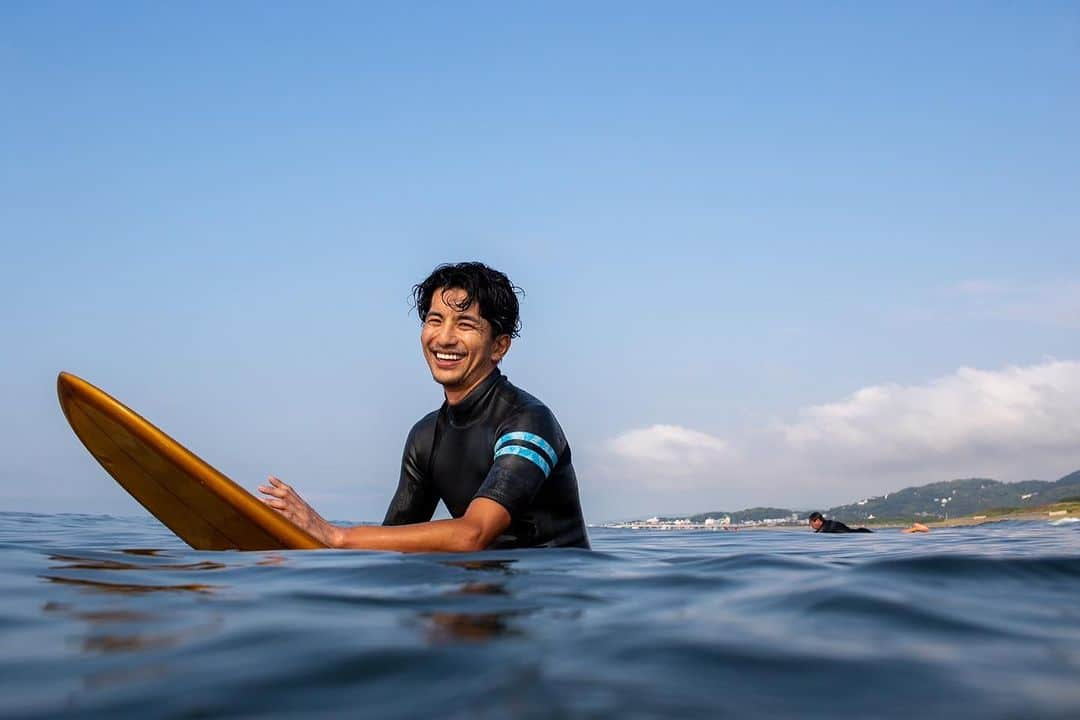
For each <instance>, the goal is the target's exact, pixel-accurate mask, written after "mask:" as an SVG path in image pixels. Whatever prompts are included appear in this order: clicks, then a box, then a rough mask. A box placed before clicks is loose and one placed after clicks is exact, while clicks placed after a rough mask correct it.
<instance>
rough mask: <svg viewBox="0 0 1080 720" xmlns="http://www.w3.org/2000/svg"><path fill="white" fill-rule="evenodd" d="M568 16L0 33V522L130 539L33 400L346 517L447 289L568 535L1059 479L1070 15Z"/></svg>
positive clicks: (1068, 221)
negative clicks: (486, 330) (153, 432)
mask: <svg viewBox="0 0 1080 720" xmlns="http://www.w3.org/2000/svg"><path fill="white" fill-rule="evenodd" d="M580 5H581V4H577V3H565V4H557V3H546V4H542V6H535V7H523V6H516V4H511V5H507V4H498V3H459V4H436V3H392V4H391V3H387V4H385V5H382V6H377V5H375V4H354V3H320V4H317V6H315V7H311V6H309V4H304V3H292V4H287V3H278V4H274V5H273V6H270V5H269V4H266V3H228V4H225V5H222V4H220V3H185V4H178V5H166V4H150V3H98V4H76V3H51V2H9V3H4V4H3V5H2V6H0V86H2V87H3V88H4V97H5V100H4V106H5V110H4V112H3V113H0V157H2V158H3V162H2V164H0V242H2V244H3V245H2V248H3V249H2V255H0V303H2V307H4V308H5V311H4V312H3V313H2V314H0V338H2V340H0V345H2V348H3V349H2V350H0V398H2V400H3V402H2V406H0V453H2V455H3V457H4V458H5V463H4V464H3V467H2V469H0V509H9V510H32V511H42V512H109V513H116V514H137V513H140V512H142V511H141V509H140V508H138V506H137V505H136V504H135V503H134V501H133V500H131V499H130V498H128V497H127V496H126V495H125V494H124V493H123V491H122V490H121V489H120V488H119V487H117V486H116V485H115V484H114V483H112V482H111V481H110V480H108V479H107V478H106V477H105V476H104V475H103V473H102V471H101V470H100V468H98V467H97V466H96V464H94V462H93V460H92V459H91V458H90V457H89V455H88V454H87V453H86V452H85V451H84V450H83V449H82V447H81V446H80V445H79V444H78V442H77V440H76V439H75V438H74V436H73V435H72V434H71V432H70V430H69V429H68V428H67V426H66V424H65V421H64V419H63V417H62V415H61V414H60V412H59V409H58V407H57V405H56V400H55V393H54V379H55V375H56V373H57V372H58V371H60V370H68V371H71V372H74V373H76V374H78V375H81V376H83V377H86V378H87V379H89V380H91V381H92V382H94V383H96V384H98V385H100V386H101V387H103V388H104V389H106V390H107V391H108V392H110V393H112V394H113V395H115V396H117V397H119V398H120V399H122V400H124V401H125V402H127V403H128V404H129V405H131V406H132V407H134V408H135V409H136V410H138V411H139V412H141V413H142V414H144V415H146V416H147V417H149V418H150V419H151V420H152V421H154V422H155V423H156V424H158V425H159V426H161V427H163V428H164V429H166V430H167V431H168V432H170V433H171V434H173V435H174V436H175V437H176V438H177V439H179V440H180V441H181V442H183V443H185V444H186V445H188V446H189V447H191V448H192V449H193V450H195V451H196V452H198V453H199V454H201V455H202V456H203V457H205V458H206V459H207V460H208V461H210V462H211V463H213V464H215V465H216V466H218V467H219V468H220V469H221V470H223V471H224V472H226V473H227V474H229V475H230V476H231V477H233V478H234V479H236V480H237V481H238V482H240V483H241V484H243V485H245V486H247V487H249V488H253V487H254V486H256V485H257V484H259V482H260V481H261V479H262V478H263V477H264V476H265V475H266V474H267V473H271V472H273V473H275V474H279V475H281V476H282V477H284V478H285V479H287V480H288V481H290V482H292V483H293V484H294V485H296V486H297V487H298V488H299V489H300V490H301V491H302V492H303V493H304V494H305V495H306V496H307V497H308V498H309V499H310V500H311V501H312V502H313V504H315V505H316V507H317V508H319V509H320V510H322V511H323V512H324V514H326V515H328V516H330V517H335V518H340V519H355V520H361V519H378V518H380V517H381V516H382V513H383V511H384V509H385V505H386V502H387V500H388V498H389V496H390V494H391V493H392V490H393V487H394V486H395V484H396V479H397V466H398V462H399V460H400V452H401V446H402V444H403V442H404V438H405V435H406V433H407V431H408V429H409V427H410V426H411V424H412V423H413V422H414V421H415V420H416V419H417V418H419V417H420V416H421V415H423V414H424V413H425V412H427V411H428V410H430V409H433V408H434V407H436V406H437V405H438V403H439V402H440V394H439V388H438V387H437V386H436V385H434V384H433V383H432V382H431V380H430V376H429V375H428V373H427V371H426V369H425V367H424V364H423V361H422V358H421V356H420V353H419V341H418V335H419V328H418V324H417V322H416V321H415V319H414V317H412V316H411V315H410V312H409V310H410V308H409V302H408V295H409V288H410V286H411V285H412V284H413V283H415V282H417V281H418V280H420V279H421V278H422V277H423V276H424V275H425V274H426V273H427V272H428V271H430V269H431V268H432V267H434V266H435V265H436V264H438V263H440V262H445V261H456V260H462V259H480V260H483V261H485V262H488V263H489V264H492V265H494V266H496V267H499V268H501V269H503V270H505V271H506V272H507V273H508V274H509V275H510V277H511V278H512V279H513V280H514V281H515V282H516V283H517V284H519V285H521V286H523V287H524V288H525V290H526V292H527V295H526V296H525V298H524V302H523V321H524V328H523V335H522V337H521V338H520V340H518V341H517V342H516V343H515V345H514V348H513V349H512V350H511V353H510V355H509V357H508V358H507V361H506V363H505V366H504V370H505V372H506V373H507V374H508V375H510V377H511V379H512V380H513V381H514V382H516V383H517V384H519V385H521V386H522V387H524V388H526V389H528V390H529V391H530V392H532V393H533V394H535V395H537V396H539V397H541V398H542V399H544V400H545V401H546V402H548V403H549V405H551V407H552V408H553V409H554V410H555V412H556V414H557V416H558V417H559V419H560V421H561V423H562V425H563V426H564V429H565V430H566V432H567V434H568V436H569V439H570V442H571V446H572V448H573V450H574V453H575V458H576V461H575V464H576V466H577V469H578V474H579V479H580V481H581V485H582V493H583V499H584V501H585V506H586V508H585V509H586V513H587V516H588V519H590V520H595V521H600V520H606V519H612V518H618V517H627V516H634V515H641V514H651V513H653V512H682V511H699V510H707V509H734V508H737V507H741V506H745V505H750V504H782V505H797V506H800V507H809V506H812V505H821V506H824V505H828V504H832V503H838V502H844V501H848V500H851V499H853V498H854V497H860V496H865V495H871V494H877V493H879V492H884V491H887V490H890V489H896V488H899V487H903V486H904V485H910V484H921V483H923V482H931V481H937V480H942V479H948V478H949V477H956V476H962V475H990V476H992V477H998V478H999V479H1003V480H1020V479H1028V478H1032V477H1036V478H1042V479H1055V478H1056V477H1058V476H1060V475H1063V474H1065V473H1066V472H1069V471H1072V470H1075V469H1077V468H1080V449H1078V447H1080V443H1077V442H1076V435H1071V434H1070V433H1071V432H1072V430H1073V429H1076V427H1075V422H1076V421H1075V420H1073V419H1072V418H1075V417H1078V416H1080V399H1078V397H1077V395H1078V393H1080V280H1078V278H1080V273H1078V269H1080V203H1078V202H1077V197H1078V194H1080V193H1078V191H1080V143H1078V142H1077V133H1076V128H1077V127H1080V11H1078V10H1077V8H1076V6H1075V4H1072V3H1037V4H1023V5H1009V4H1004V3H977V4H976V3H972V4H966V3H962V4H952V5H950V7H948V8H942V7H940V6H939V4H934V3H928V4H913V3H897V4H895V5H884V4H875V6H874V7H861V6H859V5H857V4H830V5H828V6H825V5H824V4H821V5H820V6H812V5H811V4H806V3H766V4H761V5H760V6H759V7H755V8H739V7H735V6H726V7H725V6H723V4H720V3H680V4H677V5H676V6H674V7H663V6H661V5H660V4H655V3H642V4H635V3H626V2H619V3H590V4H588V5H587V7H581V6H580ZM838 418H839V419H838ZM1078 434H1080V432H1078ZM946 438H948V439H950V440H948V441H946V440H944V439H946ZM898 458H902V459H903V461H902V462H901V461H899V460H898Z"/></svg>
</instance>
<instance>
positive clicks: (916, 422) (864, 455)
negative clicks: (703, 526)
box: [579, 361, 1080, 517]
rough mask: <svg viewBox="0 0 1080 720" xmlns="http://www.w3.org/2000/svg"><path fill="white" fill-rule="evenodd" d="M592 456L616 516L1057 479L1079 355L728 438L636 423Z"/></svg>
mask: <svg viewBox="0 0 1080 720" xmlns="http://www.w3.org/2000/svg"><path fill="white" fill-rule="evenodd" d="M600 458H603V460H601V459H600ZM587 465H588V467H587V468H586V467H583V468H582V469H581V470H579V472H581V473H582V475H583V476H586V475H587V476H589V477H590V478H595V479H596V480H598V481H599V482H598V484H597V485H596V486H594V493H593V498H592V501H593V502H594V504H595V505H598V506H601V507H600V508H599V509H601V512H600V513H599V514H600V515H601V516H605V517H620V516H621V517H626V516H628V515H635V514H642V513H643V512H644V513H646V514H652V513H654V512H689V511H694V510H697V511H703V510H718V509H725V510H733V509H738V508H740V507H747V506H751V505H759V504H760V505H781V506H787V507H797V508H808V507H810V506H816V507H824V506H828V505H831V504H838V503H841V502H848V501H854V500H857V499H859V498H861V497H866V496H869V495H876V494H880V493H883V492H888V491H890V490H896V489H899V488H902V487H907V486H910V485H922V484H925V483H929V482H936V481H940V480H949V479H953V478H958V477H972V476H981V477H992V478H995V479H998V480H1004V481H1014V480H1023V479H1030V478H1040V479H1044V480H1054V479H1057V478H1058V477H1059V476H1061V475H1063V474H1065V473H1067V472H1071V471H1073V470H1076V469H1080V362H1075V361H1051V362H1045V363H1041V364H1038V365H1031V366H1027V367H1006V368H1004V369H1001V370H979V369H974V368H960V369H959V370H957V371H955V372H953V373H951V374H949V375H947V376H944V377H941V378H938V379H935V380H932V381H930V382H927V383H925V384H919V385H898V384H882V385H874V386H870V387H866V388H862V389H860V390H857V391H855V392H853V393H852V394H851V395H850V396H848V397H846V398H843V399H840V400H837V401H835V402H831V403H825V404H822V405H815V406H811V407H807V408H803V409H801V410H798V411H796V412H795V413H794V414H793V416H792V419H789V420H786V421H778V422H776V423H774V424H773V425H771V426H768V427H760V428H753V429H748V430H747V431H745V432H743V433H741V434H739V435H738V436H733V437H729V438H719V437H716V436H714V435H709V434H707V433H704V432H700V431H698V430H693V429H690V428H687V427H682V426H678V425H653V426H651V427H645V428H638V429H633V430H629V431H627V432H624V433H622V434H620V435H619V436H618V437H616V438H614V439H612V440H610V441H608V442H607V443H606V444H605V446H604V447H603V448H602V451H601V452H600V453H597V454H589V455H588V456H587ZM631 508H633V510H631Z"/></svg>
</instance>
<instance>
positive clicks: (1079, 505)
mask: <svg viewBox="0 0 1080 720" xmlns="http://www.w3.org/2000/svg"><path fill="white" fill-rule="evenodd" d="M1065 517H1073V518H1080V502H1074V501H1067V502H1057V503H1048V504H1046V505H1040V506H1038V507H1031V508H996V509H992V510H986V511H985V512H980V513H974V514H971V515H963V516H961V517H956V518H949V519H947V520H929V519H926V518H912V519H898V520H882V521H880V522H875V521H869V522H866V521H863V522H859V521H849V520H847V519H845V518H843V517H839V518H836V519H839V520H841V521H843V522H845V523H846V524H848V525H852V526H855V525H863V526H865V527H868V528H872V529H874V530H888V529H892V528H901V529H902V528H907V527H910V526H911V524H912V523H914V522H920V523H922V524H923V525H926V526H927V527H928V528H931V529H934V528H951V527H970V526H975V525H985V524H987V523H995V522H1004V521H1006V520H1057V519H1060V518H1065ZM590 527H602V528H611V529H625V530H653V531H656V530H672V531H678V530H709V531H711V532H735V531H745V530H755V531H756V530H801V529H803V528H805V527H806V525H805V524H803V523H772V524H752V525H735V524H730V525H721V524H717V523H714V524H709V525H706V524H702V523H692V522H688V521H685V520H681V521H660V522H650V521H631V522H623V523H602V524H599V525H590Z"/></svg>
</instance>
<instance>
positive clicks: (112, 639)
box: [0, 513, 1080, 719]
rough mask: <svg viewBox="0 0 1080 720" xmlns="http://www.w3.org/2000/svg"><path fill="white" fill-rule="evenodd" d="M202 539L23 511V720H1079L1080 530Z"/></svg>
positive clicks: (3, 573) (0, 638)
mask: <svg viewBox="0 0 1080 720" xmlns="http://www.w3.org/2000/svg"><path fill="white" fill-rule="evenodd" d="M592 540H593V545H594V550H593V551H591V552H589V551H580V550H531V551H510V552H491V553H479V554H471V555H411V556H407V555H398V554H392V553H373V552H343V551H319V552H266V553H237V552H225V553H221V552H217V553H215V552H196V551H193V550H190V549H189V548H187V546H186V545H184V544H182V543H181V542H180V541H179V540H177V539H176V538H175V537H173V536H172V535H171V534H170V533H169V532H168V530H166V529H165V528H163V527H162V526H161V525H159V524H158V523H157V522H156V521H155V520H153V519H152V518H149V517H147V518H117V517H108V516H90V515H35V514H23V513H0V590H2V592H0V715H3V716H5V717H58V716H64V717H71V716H101V717H105V716H109V717H114V716H129V717H140V718H142V717H216V716H229V717H342V716H356V717H365V718H383V717H385V718H429V717H431V718H436V717H437V718H616V717H617V718H638V717H640V718H667V717H703V718H714V717H715V718H724V717H799V718H816V717H830V718H834V717H839V716H845V717H871V718H872V717H881V718H905V719H910V718H912V717H918V718H940V717H946V716H951V717H979V718H1038V717H1042V718H1080V524H1077V523H1071V524H1066V523H1063V524H1059V525H1050V524H1049V523H1045V522H1024V523H999V524H994V525H987V526H982V527H975V528H957V529H948V530H935V531H934V532H933V533H931V534H929V535H902V534H900V533H899V532H897V531H883V532H880V533H876V534H874V535H849V536H821V535H814V534H812V533H810V532H808V531H795V530H791V531H781V530H778V531H742V532H692V531H686V532H649V531H631V530H604V529H594V530H592Z"/></svg>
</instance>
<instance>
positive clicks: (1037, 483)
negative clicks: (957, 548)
mask: <svg viewBox="0 0 1080 720" xmlns="http://www.w3.org/2000/svg"><path fill="white" fill-rule="evenodd" d="M1077 495H1080V471H1077V472H1074V473H1072V474H1070V475H1066V476H1065V477H1063V478H1061V479H1060V480H1057V481H1056V482H1046V481H1043V480H1027V481H1024V482H1015V483H1003V482H999V481H997V480H987V479H982V478H970V479H967V480H950V481H948V482H938V483H931V484H929V485H922V486H920V487H910V488H904V489H903V490H900V491H899V492H894V493H888V494H886V495H882V496H880V497H872V498H867V499H866V500H860V501H859V502H856V503H852V504H850V505H840V506H838V507H834V508H829V510H828V512H827V513H826V514H827V515H828V516H829V517H835V518H837V519H839V520H845V521H846V520H856V521H858V520H871V519H873V520H890V519H903V520H906V519H915V518H928V519H933V520H939V519H944V518H946V517H958V516H961V515H972V514H975V513H980V512H984V511H986V510H990V509H992V508H1006V507H1008V508H1014V507H1016V508H1022V507H1024V506H1029V507H1036V506H1039V505H1046V504H1047V503H1052V502H1058V501H1060V500H1064V499H1065V498H1068V497H1075V496H1077Z"/></svg>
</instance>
